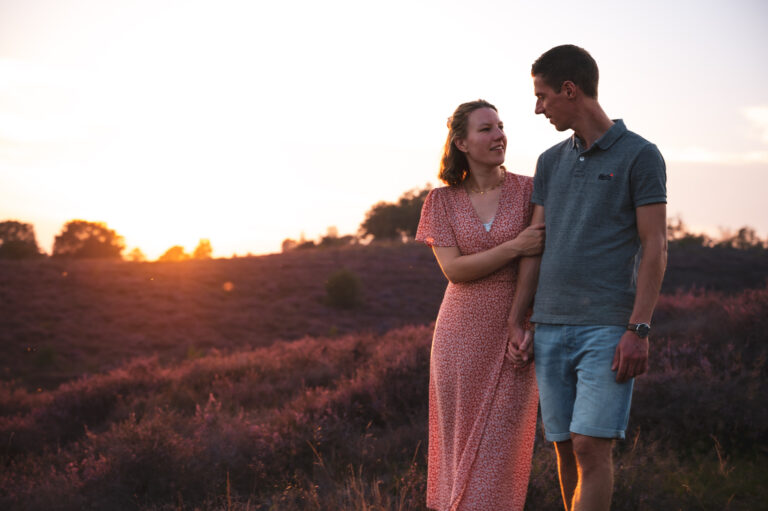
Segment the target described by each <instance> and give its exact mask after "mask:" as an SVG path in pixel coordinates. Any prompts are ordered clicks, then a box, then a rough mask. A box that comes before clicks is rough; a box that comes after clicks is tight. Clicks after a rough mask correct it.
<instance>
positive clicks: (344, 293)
mask: <svg viewBox="0 0 768 511" xmlns="http://www.w3.org/2000/svg"><path fill="white" fill-rule="evenodd" d="M325 292H326V293H327V295H328V303H329V304H331V305H333V306H334V307H344V308H349V307H354V306H356V305H358V304H359V303H360V301H361V295H362V285H361V283H360V277H358V276H357V274H356V273H355V272H353V271H350V270H347V269H344V268H342V269H341V270H338V271H336V272H335V273H334V274H333V275H331V276H330V277H329V278H328V280H327V281H326V283H325Z"/></svg>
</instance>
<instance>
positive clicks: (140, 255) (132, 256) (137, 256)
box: [126, 247, 147, 263]
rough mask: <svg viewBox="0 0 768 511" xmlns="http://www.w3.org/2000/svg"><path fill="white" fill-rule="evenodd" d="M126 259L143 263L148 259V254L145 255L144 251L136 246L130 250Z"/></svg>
mask: <svg viewBox="0 0 768 511" xmlns="http://www.w3.org/2000/svg"><path fill="white" fill-rule="evenodd" d="M126 259H128V260H129V261H133V262H135V263H141V262H144V261H146V260H147V256H145V255H144V252H142V251H141V249H140V248H139V247H136V248H134V249H133V250H131V251H130V252H128V255H127V256H126Z"/></svg>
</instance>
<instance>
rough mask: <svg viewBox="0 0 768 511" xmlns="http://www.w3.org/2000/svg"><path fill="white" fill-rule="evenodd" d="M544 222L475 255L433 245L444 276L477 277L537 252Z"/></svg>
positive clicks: (454, 279) (457, 279) (464, 279)
mask: <svg viewBox="0 0 768 511" xmlns="http://www.w3.org/2000/svg"><path fill="white" fill-rule="evenodd" d="M543 245H544V224H543V223H542V224H539V225H537V224H531V225H530V226H528V227H527V228H526V229H525V230H523V232H521V233H520V234H519V235H518V236H517V237H516V238H514V239H511V240H507V241H505V242H504V243H502V244H500V245H497V246H495V247H493V248H491V249H488V250H484V251H482V252H477V253H475V254H469V255H461V252H460V251H459V248H458V247H433V248H432V251H433V252H434V253H435V257H436V258H437V262H438V264H439V265H440V268H441V269H442V270H443V274H444V275H445V277H446V278H447V279H448V280H449V281H451V282H453V283H456V282H467V281H470V280H475V279H479V278H481V277H485V276H487V275H490V274H491V273H493V272H495V271H496V270H498V269H499V268H501V267H502V266H504V265H506V264H509V262H510V261H511V260H512V259H515V258H516V257H523V256H527V255H530V254H539V253H541V250H542V247H543Z"/></svg>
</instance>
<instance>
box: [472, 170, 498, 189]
mask: <svg viewBox="0 0 768 511" xmlns="http://www.w3.org/2000/svg"><path fill="white" fill-rule="evenodd" d="M503 177H504V167H502V166H500V165H497V166H495V167H480V168H472V169H470V170H469V177H467V185H468V186H469V187H470V188H471V189H473V190H488V189H490V188H493V187H495V186H498V184H499V182H500V181H501V179H502V178H503Z"/></svg>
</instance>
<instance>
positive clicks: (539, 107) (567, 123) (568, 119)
mask: <svg viewBox="0 0 768 511" xmlns="http://www.w3.org/2000/svg"><path fill="white" fill-rule="evenodd" d="M533 93H534V95H536V113H537V114H544V117H546V118H547V119H549V122H551V123H552V124H553V125H554V126H555V129H557V131H565V130H567V129H570V128H571V123H572V115H573V107H572V104H571V101H569V99H568V97H567V94H566V91H565V87H560V92H555V90H554V89H553V88H552V87H550V86H549V85H547V84H546V82H544V78H542V77H541V75H536V76H534V77H533Z"/></svg>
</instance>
